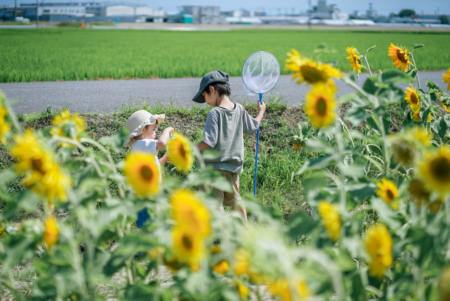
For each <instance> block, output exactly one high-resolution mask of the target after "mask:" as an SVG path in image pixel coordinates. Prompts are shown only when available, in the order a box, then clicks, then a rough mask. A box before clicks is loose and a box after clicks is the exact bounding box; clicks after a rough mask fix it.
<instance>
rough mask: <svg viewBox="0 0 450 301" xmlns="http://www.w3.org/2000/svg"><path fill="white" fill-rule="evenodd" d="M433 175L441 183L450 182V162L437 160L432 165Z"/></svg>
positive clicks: (442, 159) (444, 159) (443, 159)
mask: <svg viewBox="0 0 450 301" xmlns="http://www.w3.org/2000/svg"><path fill="white" fill-rule="evenodd" d="M430 167H431V168H430V169H431V174H432V175H433V177H434V179H435V180H437V181H439V182H441V183H448V182H450V161H449V160H448V159H447V158H436V159H434V160H433V161H432V162H431V164H430Z"/></svg>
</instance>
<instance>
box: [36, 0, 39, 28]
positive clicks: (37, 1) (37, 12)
mask: <svg viewBox="0 0 450 301" xmlns="http://www.w3.org/2000/svg"><path fill="white" fill-rule="evenodd" d="M36 27H39V0H36Z"/></svg>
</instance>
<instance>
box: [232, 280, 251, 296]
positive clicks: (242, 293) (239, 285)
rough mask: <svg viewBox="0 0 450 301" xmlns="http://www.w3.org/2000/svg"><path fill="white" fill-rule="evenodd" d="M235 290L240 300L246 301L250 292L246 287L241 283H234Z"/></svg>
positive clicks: (237, 281)
mask: <svg viewBox="0 0 450 301" xmlns="http://www.w3.org/2000/svg"><path fill="white" fill-rule="evenodd" d="M235 286H236V290H237V291H238V294H239V297H240V299H241V300H248V297H249V294H250V290H249V289H248V287H247V286H246V285H245V284H244V283H242V281H239V280H236V281H235Z"/></svg>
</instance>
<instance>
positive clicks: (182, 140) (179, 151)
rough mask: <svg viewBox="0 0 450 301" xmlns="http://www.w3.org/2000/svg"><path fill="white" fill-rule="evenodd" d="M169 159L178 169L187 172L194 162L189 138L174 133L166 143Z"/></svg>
mask: <svg viewBox="0 0 450 301" xmlns="http://www.w3.org/2000/svg"><path fill="white" fill-rule="evenodd" d="M167 153H168V157H169V161H170V162H172V163H173V165H175V168H176V169H177V170H178V171H181V172H184V173H188V172H189V171H190V170H191V168H192V165H193V164H194V155H193V152H192V146H191V143H190V142H189V140H188V139H187V138H186V137H184V136H183V135H181V134H180V133H175V134H174V135H173V136H172V138H171V139H170V140H169V142H168V144H167Z"/></svg>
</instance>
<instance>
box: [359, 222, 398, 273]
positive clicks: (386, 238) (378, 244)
mask: <svg viewBox="0 0 450 301" xmlns="http://www.w3.org/2000/svg"><path fill="white" fill-rule="evenodd" d="M364 246H365V249H366V252H367V254H368V255H369V273H370V274H371V275H372V276H374V277H379V278H381V277H383V276H384V273H385V272H386V270H387V269H389V268H390V267H391V266H392V262H393V259H392V237H391V235H390V233H389V231H388V229H387V228H386V226H385V225H382V224H375V225H372V226H371V227H370V228H369V229H368V230H367V233H366V236H365V238H364Z"/></svg>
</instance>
